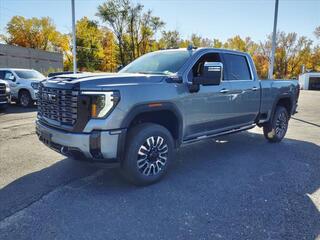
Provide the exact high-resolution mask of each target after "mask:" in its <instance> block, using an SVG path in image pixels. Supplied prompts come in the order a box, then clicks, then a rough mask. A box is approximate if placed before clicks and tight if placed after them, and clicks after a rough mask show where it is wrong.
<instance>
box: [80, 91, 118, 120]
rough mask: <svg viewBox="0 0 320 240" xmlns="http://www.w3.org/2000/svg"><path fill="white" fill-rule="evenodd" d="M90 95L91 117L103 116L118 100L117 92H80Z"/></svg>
mask: <svg viewBox="0 0 320 240" xmlns="http://www.w3.org/2000/svg"><path fill="white" fill-rule="evenodd" d="M81 94H83V95H89V96H90V112H91V118H103V117H106V116H107V115H108V113H110V112H111V111H112V110H113V109H114V107H115V106H116V105H117V103H118V102H119V100H120V94H119V92H87V91H84V92H81Z"/></svg>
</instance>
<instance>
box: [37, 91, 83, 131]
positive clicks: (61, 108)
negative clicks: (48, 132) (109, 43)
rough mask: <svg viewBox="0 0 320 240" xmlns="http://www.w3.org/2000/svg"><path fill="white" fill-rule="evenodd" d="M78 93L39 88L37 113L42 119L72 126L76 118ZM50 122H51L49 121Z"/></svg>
mask: <svg viewBox="0 0 320 240" xmlns="http://www.w3.org/2000/svg"><path fill="white" fill-rule="evenodd" d="M78 95H79V92H78V91H74V90H65V89H56V88H48V87H43V86H40V87H39V92H38V113H39V115H40V116H41V117H43V118H44V119H49V120H52V121H53V122H57V123H58V124H63V125H68V126H73V125H74V124H75V123H76V121H77V117H78V112H77V108H78ZM50 122H51V121H50Z"/></svg>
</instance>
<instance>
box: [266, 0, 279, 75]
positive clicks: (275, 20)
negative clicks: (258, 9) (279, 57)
mask: <svg viewBox="0 0 320 240" xmlns="http://www.w3.org/2000/svg"><path fill="white" fill-rule="evenodd" d="M278 6H279V0H276V3H275V8H274V22H273V33H272V47H271V55H270V63H269V72H268V78H269V79H273V65H274V54H275V51H276V36H277V22H278Z"/></svg>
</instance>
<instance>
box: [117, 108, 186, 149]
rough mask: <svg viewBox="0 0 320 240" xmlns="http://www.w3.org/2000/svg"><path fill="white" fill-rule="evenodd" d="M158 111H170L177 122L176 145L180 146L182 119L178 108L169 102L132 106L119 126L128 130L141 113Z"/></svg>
mask: <svg viewBox="0 0 320 240" xmlns="http://www.w3.org/2000/svg"><path fill="white" fill-rule="evenodd" d="M158 111H170V112H172V113H173V114H174V115H175V117H176V118H177V120H178V139H177V144H178V145H180V144H181V142H182V134H183V118H182V114H181V112H180V110H179V109H178V107H177V106H176V105H175V104H174V103H171V102H156V103H155V102H149V103H143V104H139V105H135V106H133V107H132V108H131V109H130V110H129V111H128V113H127V114H126V116H125V118H124V119H123V121H122V122H121V124H120V127H121V128H124V129H128V128H129V126H130V124H131V122H132V121H133V120H134V119H135V117H137V116H138V115H139V114H142V113H150V112H158Z"/></svg>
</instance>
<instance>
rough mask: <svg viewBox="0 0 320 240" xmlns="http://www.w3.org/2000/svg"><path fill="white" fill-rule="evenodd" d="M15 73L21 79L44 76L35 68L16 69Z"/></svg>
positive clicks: (41, 77) (42, 77)
mask: <svg viewBox="0 0 320 240" xmlns="http://www.w3.org/2000/svg"><path fill="white" fill-rule="evenodd" d="M15 73H16V74H17V75H18V76H19V78H22V79H44V78H45V76H43V75H42V74H41V73H39V72H37V71H35V70H27V71H23V70H16V71H15Z"/></svg>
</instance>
